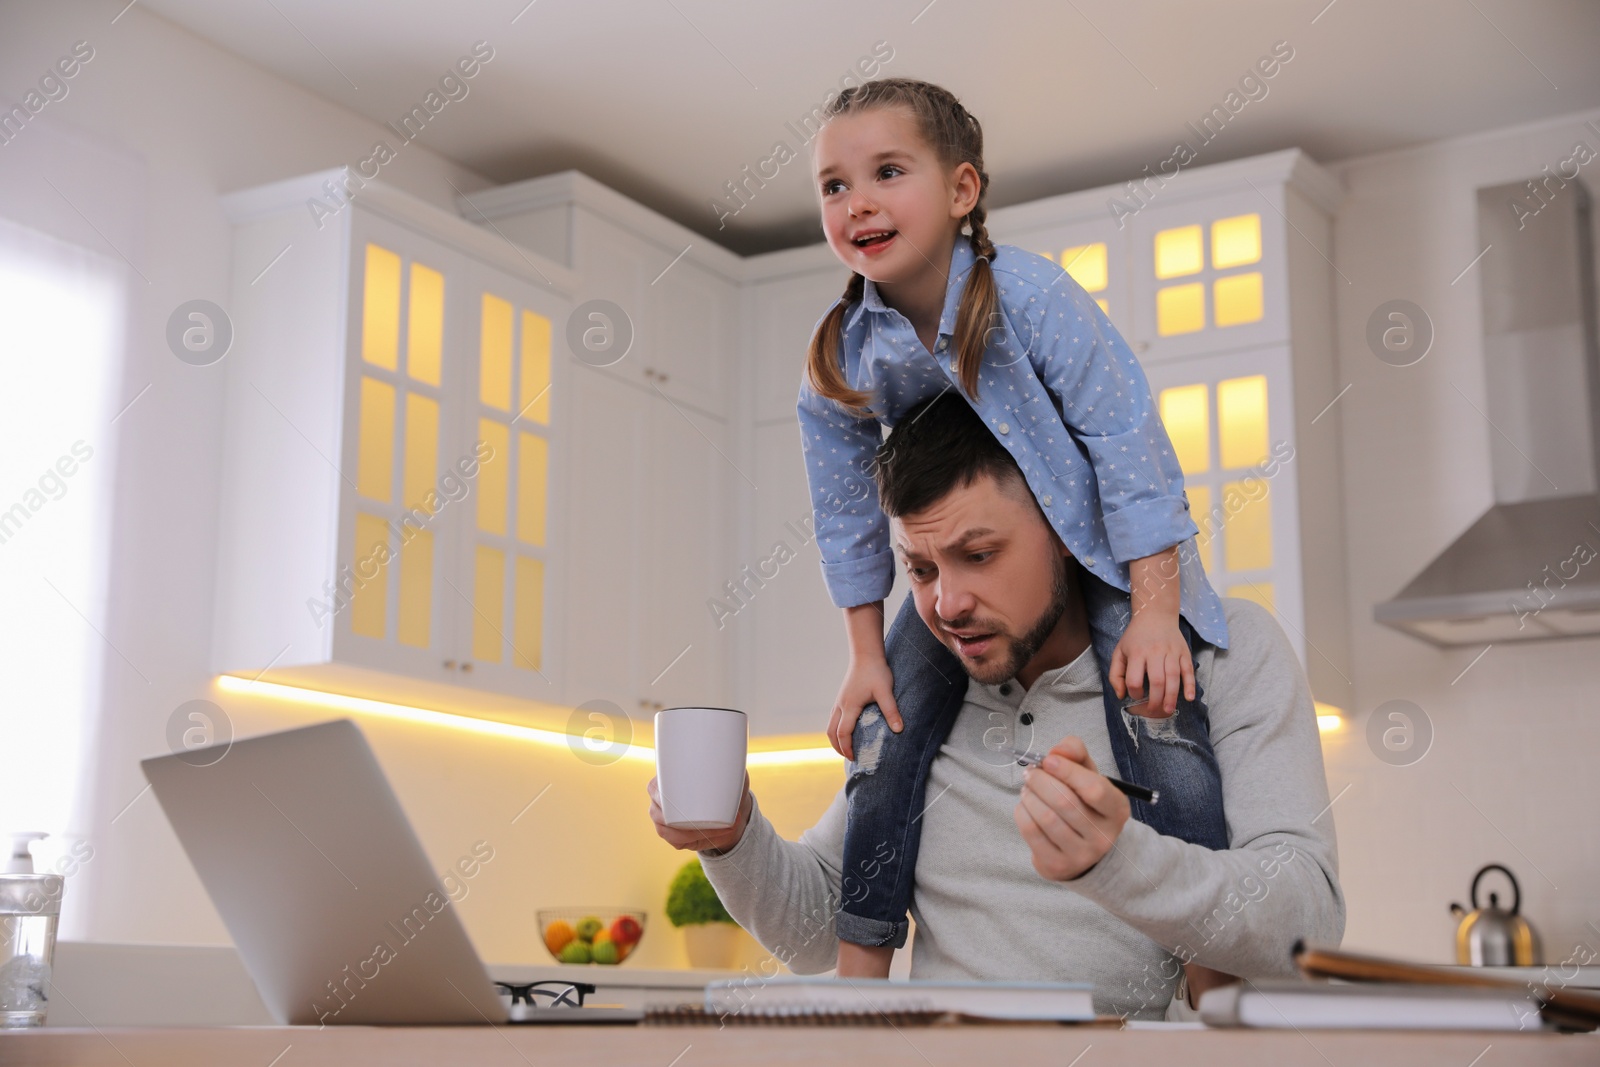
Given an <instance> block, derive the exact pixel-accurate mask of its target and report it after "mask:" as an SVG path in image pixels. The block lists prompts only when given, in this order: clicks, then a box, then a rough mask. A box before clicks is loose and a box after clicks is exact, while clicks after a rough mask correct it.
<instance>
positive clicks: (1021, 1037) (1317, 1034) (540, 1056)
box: [0, 1025, 1600, 1067]
mask: <svg viewBox="0 0 1600 1067" xmlns="http://www.w3.org/2000/svg"><path fill="white" fill-rule="evenodd" d="M1486 1050H1488V1051H1487V1053H1486ZM1085 1052H1087V1055H1083V1054H1084V1053H1085ZM997 1055H1003V1056H1004V1057H1005V1058H1004V1061H1003V1062H1004V1067H1027V1065H1030V1064H1048V1065H1049V1067H1068V1065H1069V1064H1074V1063H1078V1062H1079V1060H1078V1057H1079V1056H1080V1055H1083V1059H1082V1061H1081V1065H1080V1067H1114V1065H1117V1064H1128V1065H1134V1064H1138V1065H1146V1064H1162V1065H1167V1067H1211V1065H1215V1067H1250V1065H1253V1064H1261V1065H1264V1067H1265V1065H1270V1067H1285V1065H1289V1064H1312V1065H1316V1067H1347V1065H1348V1067H1388V1065H1391V1064H1392V1065H1395V1067H1401V1065H1403V1067H1470V1065H1473V1064H1477V1065H1478V1067H1503V1065H1516V1067H1522V1065H1524V1064H1573V1065H1578V1064H1583V1065H1585V1067H1593V1065H1594V1064H1596V1063H1600V1035H1596V1034H1511V1033H1483V1034H1476V1033H1420V1032H1384V1031H1370V1030H1368V1031H1359V1030H1308V1031H1305V1032H1303V1033H1301V1032H1296V1031H1292V1030H1289V1031H1261V1030H1257V1031H1245V1030H1232V1031H1229V1030H1204V1031H1200V1030H1142V1029H1141V1030H1109V1029H1099V1028H1077V1027H1063V1026H1011V1025H1004V1026H1000V1025H990V1026H974V1027H950V1028H947V1027H939V1028H930V1027H916V1028H911V1027H907V1028H900V1029H898V1030H896V1029H890V1028H887V1027H883V1028H876V1027H874V1028H866V1029H862V1028H834V1027H804V1028H801V1027H789V1028H769V1027H727V1028H724V1029H721V1030H719V1029H716V1028H715V1027H710V1026H696V1027H687V1026H686V1027H678V1026H648V1027H640V1026H626V1027H623V1026H596V1027H582V1028H579V1027H565V1026H563V1027H549V1026H538V1027H535V1026H518V1027H493V1028H491V1027H466V1028H457V1027H430V1028H376V1027H356V1026H350V1027H328V1028H326V1029H322V1030H319V1029H317V1028H316V1027H276V1026H271V1027H268V1026H264V1027H238V1028H227V1029H199V1028H197V1029H189V1030H156V1029H148V1030H136V1029H119V1028H111V1029H102V1030H93V1029H87V1030H74V1029H66V1028H62V1029H51V1028H46V1029H42V1030H32V1031H24V1032H10V1033H5V1034H0V1064H4V1065H7V1067H9V1065H12V1064H19V1065H20V1064H27V1065H39V1067H55V1065H59V1067H215V1065H218V1064H227V1065H230V1067H325V1065H326V1067H335V1065H337V1067H362V1065H365V1064H385V1065H389V1064H392V1065H395V1067H458V1065H460V1067H468V1065H475V1064H484V1065H492V1067H564V1065H567V1064H571V1065H574V1067H577V1065H580V1064H581V1065H584V1067H597V1065H598V1067H608V1065H621V1064H629V1065H634V1064H642V1065H645V1067H673V1065H676V1067H715V1065H719V1064H727V1065H730V1067H732V1065H737V1067H753V1065H763V1067H764V1065H767V1064H808V1065H809V1064H817V1063H825V1064H828V1065H830V1067H848V1065H849V1064H871V1065H873V1067H901V1065H904V1067H944V1065H946V1064H948V1065H951V1067H956V1065H960V1067H967V1065H969V1064H983V1063H994V1062H996V1061H995V1057H996V1056H997Z"/></svg>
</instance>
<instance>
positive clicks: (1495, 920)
mask: <svg viewBox="0 0 1600 1067" xmlns="http://www.w3.org/2000/svg"><path fill="white" fill-rule="evenodd" d="M1490 871H1499V872H1501V873H1502V874H1504V875H1505V876H1506V877H1507V878H1509V879H1511V893H1512V897H1511V910H1510V911H1506V910H1504V909H1503V908H1501V907H1500V894H1498V893H1490V894H1489V906H1488V907H1487V908H1485V907H1482V906H1480V905H1479V904H1478V883H1479V882H1481V881H1482V880H1483V876H1484V875H1486V874H1488V873H1489V872H1490ZM1470 899H1471V900H1472V910H1471V911H1470V912H1469V911H1467V909H1466V908H1463V907H1462V906H1461V905H1460V904H1451V905H1450V914H1452V915H1459V916H1462V919H1461V924H1460V925H1459V926H1458V927H1456V962H1457V963H1461V964H1469V965H1471V966H1473V967H1534V966H1537V965H1538V964H1539V963H1540V962H1541V961H1540V959H1539V935H1538V934H1536V933H1534V931H1533V927H1532V926H1529V925H1528V920H1526V919H1524V918H1523V917H1522V916H1521V915H1518V914H1517V912H1518V910H1519V909H1520V908H1521V907H1522V887H1521V886H1519V885H1517V878H1516V875H1514V874H1512V873H1511V872H1510V871H1509V870H1507V869H1506V868H1505V867H1502V866H1501V865H1500V864H1498V863H1491V864H1489V865H1488V866H1487V867H1485V868H1483V869H1482V870H1481V871H1479V872H1478V873H1477V874H1476V875H1475V876H1474V877H1473V879H1472V896H1471V898H1470Z"/></svg>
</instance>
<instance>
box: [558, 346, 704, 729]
mask: <svg viewBox="0 0 1600 1067" xmlns="http://www.w3.org/2000/svg"><path fill="white" fill-rule="evenodd" d="M569 395H570V397H571V400H570V404H571V418H572V421H573V425H574V427H575V429H574V445H573V451H574V456H573V467H572V478H573V484H574V485H582V486H585V487H587V488H586V490H585V491H584V492H582V493H579V494H576V495H575V496H574V497H573V499H572V503H571V506H570V509H569V514H570V525H569V528H568V535H567V543H568V544H569V545H570V549H569V552H568V556H567V589H568V592H567V603H568V605H569V606H568V610H567V614H566V631H567V633H566V637H567V643H568V648H569V650H570V651H569V653H568V660H567V669H568V684H567V690H568V696H569V703H571V704H572V705H574V706H576V705H578V704H582V703H585V702H587V701H591V700H606V701H609V702H611V703H613V704H615V705H616V706H617V708H619V709H620V710H621V711H623V712H624V713H626V714H627V715H629V716H630V717H636V716H644V717H648V716H649V715H651V714H653V713H654V712H655V711H657V710H660V708H662V707H674V706H681V705H687V704H702V705H703V704H713V705H715V704H717V703H718V702H726V699H727V678H726V674H727V641H726V639H725V638H724V636H723V635H722V634H721V633H720V632H719V631H718V628H717V627H716V626H715V624H714V621H713V616H712V613H711V612H710V611H708V609H707V607H706V599H707V597H708V596H710V595H711V594H712V592H713V591H714V589H715V587H716V584H715V583H716V578H715V576H716V575H718V574H720V573H721V571H722V569H724V568H726V566H727V564H726V560H725V558H724V557H725V546H726V541H727V535H726V532H725V529H724V527H725V525H726V520H725V518H724V516H726V514H727V502H726V492H727V490H726V486H725V483H726V481H727V475H728V473H729V472H731V471H732V467H731V462H730V459H729V458H727V456H726V453H727V451H728V450H727V446H726V443H725V440H724V438H725V436H726V427H725V426H724V425H723V424H722V423H721V422H720V421H719V420H716V419H712V418H710V417H708V416H705V415H701V414H699V413H697V412H694V411H691V410H689V409H688V408H687V407H685V406H683V405H681V404H677V403H675V402H673V401H671V400H669V399H667V398H664V397H662V396H660V395H658V394H656V393H654V391H652V390H648V389H645V388H643V387H641V386H639V385H637V384H636V383H633V382H631V381H628V380H627V379H624V378H622V377H620V376H617V375H613V374H608V373H606V372H604V371H600V370H592V369H590V368H587V367H579V368H576V369H575V370H574V372H573V375H572V388H571V392H570V394H569ZM729 577H732V575H731V574H730V575H729Z"/></svg>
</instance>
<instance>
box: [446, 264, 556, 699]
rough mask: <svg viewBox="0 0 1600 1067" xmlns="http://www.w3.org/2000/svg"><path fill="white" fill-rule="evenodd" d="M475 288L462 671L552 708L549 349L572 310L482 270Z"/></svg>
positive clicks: (474, 680) (466, 334)
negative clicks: (472, 482) (554, 335)
mask: <svg viewBox="0 0 1600 1067" xmlns="http://www.w3.org/2000/svg"><path fill="white" fill-rule="evenodd" d="M469 282H470V288H469V289H468V291H467V293H466V297H467V301H468V303H469V306H470V314H469V315H468V316H466V329H464V330H463V331H462V332H461V333H460V334H459V338H460V341H459V343H460V344H461V346H462V351H463V353H464V358H463V360H462V362H463V364H464V365H465V367H466V374H465V375H463V379H462V388H461V390H460V392H459V393H458V394H457V399H458V401H459V403H458V409H459V410H460V411H461V412H462V425H461V433H460V435H459V436H458V438H457V441H458V444H459V449H458V451H459V453H460V454H461V455H462V456H463V457H464V464H463V468H462V471H461V473H462V475H463V477H469V476H470V477H471V478H472V479H473V481H474V482H475V483H476V484H475V485H474V487H473V491H472V493H471V494H470V497H469V500H468V502H467V505H466V506H465V507H464V508H462V509H461V511H460V514H459V515H458V520H457V521H458V523H459V529H460V530H461V537H460V546H461V547H460V551H459V552H458V553H457V556H456V560H455V564H456V566H455V568H454V574H453V575H452V579H451V585H452V588H451V591H450V592H451V596H452V598H453V599H454V600H455V602H456V604H457V610H458V624H457V628H456V629H457V638H456V640H457V659H458V662H459V668H458V669H459V670H460V672H461V673H462V676H463V677H462V679H461V680H462V682H463V683H465V684H469V685H473V686H476V687H478V688H482V689H489V690H492V691H495V692H499V693H504V694H506V695H508V696H515V697H520V698H523V699H529V700H544V701H557V700H559V699H560V693H561V687H560V684H559V673H560V670H559V668H560V664H561V641H560V636H561V635H560V633H559V631H558V629H557V627H556V626H555V625H554V623H555V621H556V620H557V619H559V615H558V613H557V606H558V604H559V603H560V600H561V596H560V593H561V590H560V584H559V581H558V578H559V573H558V569H557V567H556V565H555V561H556V560H558V559H559V558H560V550H561V545H560V541H559V538H557V537H556V536H555V534H556V532H557V531H558V530H559V529H560V526H559V522H558V521H557V520H559V518H560V516H559V506H558V505H559V501H560V500H561V494H560V492H559V491H558V488H559V479H558V478H557V477H556V475H557V474H558V472H559V470H560V463H559V459H560V455H559V449H560V443H559V442H560V441H561V440H562V437H561V436H560V434H561V430H560V427H561V426H562V423H563V422H564V419H563V418H562V410H561V408H562V403H563V400H564V394H563V392H562V390H561V388H560V384H561V383H560V381H559V380H557V379H556V378H555V377H553V375H556V373H557V371H558V370H561V369H564V368H562V367H561V363H560V361H557V360H555V359H553V358H552V343H553V331H554V330H555V329H556V328H557V327H558V325H559V324H560V323H562V322H563V321H564V319H565V314H566V307H565V305H564V303H563V302H562V301H561V300H560V299H558V298H557V297H554V296H552V295H551V294H549V293H547V292H545V291H543V290H541V289H539V288H538V287H537V286H534V285H530V284H528V283H527V282H524V281H522V280H521V279H519V278H515V277H512V276H510V275H508V274H503V273H501V272H499V271H496V270H493V269H491V268H488V267H485V266H483V265H481V264H473V265H472V268H471V272H470V274H469ZM468 472H471V473H470V475H469V474H468Z"/></svg>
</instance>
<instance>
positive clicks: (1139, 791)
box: [1011, 749, 1161, 804]
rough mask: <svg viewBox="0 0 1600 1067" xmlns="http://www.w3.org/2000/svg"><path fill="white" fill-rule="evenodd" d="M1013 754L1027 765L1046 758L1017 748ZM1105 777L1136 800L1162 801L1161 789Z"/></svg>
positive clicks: (1032, 765) (1152, 802) (1036, 764)
mask: <svg viewBox="0 0 1600 1067" xmlns="http://www.w3.org/2000/svg"><path fill="white" fill-rule="evenodd" d="M1011 754H1012V755H1013V756H1015V757H1017V763H1019V764H1021V765H1022V766H1025V767H1037V766H1038V765H1039V764H1040V763H1041V762H1043V760H1044V757H1043V756H1035V755H1033V754H1032V753H1030V752H1021V751H1019V750H1017V749H1012V750H1011ZM1105 779H1106V781H1108V782H1110V783H1111V784H1112V785H1114V786H1116V787H1117V788H1118V789H1119V790H1121V791H1122V793H1123V794H1124V795H1126V796H1130V797H1132V798H1133V799H1135V800H1142V801H1144V802H1145V803H1146V804H1159V803H1161V790H1159V789H1147V788H1145V787H1144V786H1142V785H1134V784H1133V783H1132V782H1124V781H1123V780H1122V779H1121V778H1113V777H1111V775H1109V774H1108V775H1106V776H1105Z"/></svg>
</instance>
